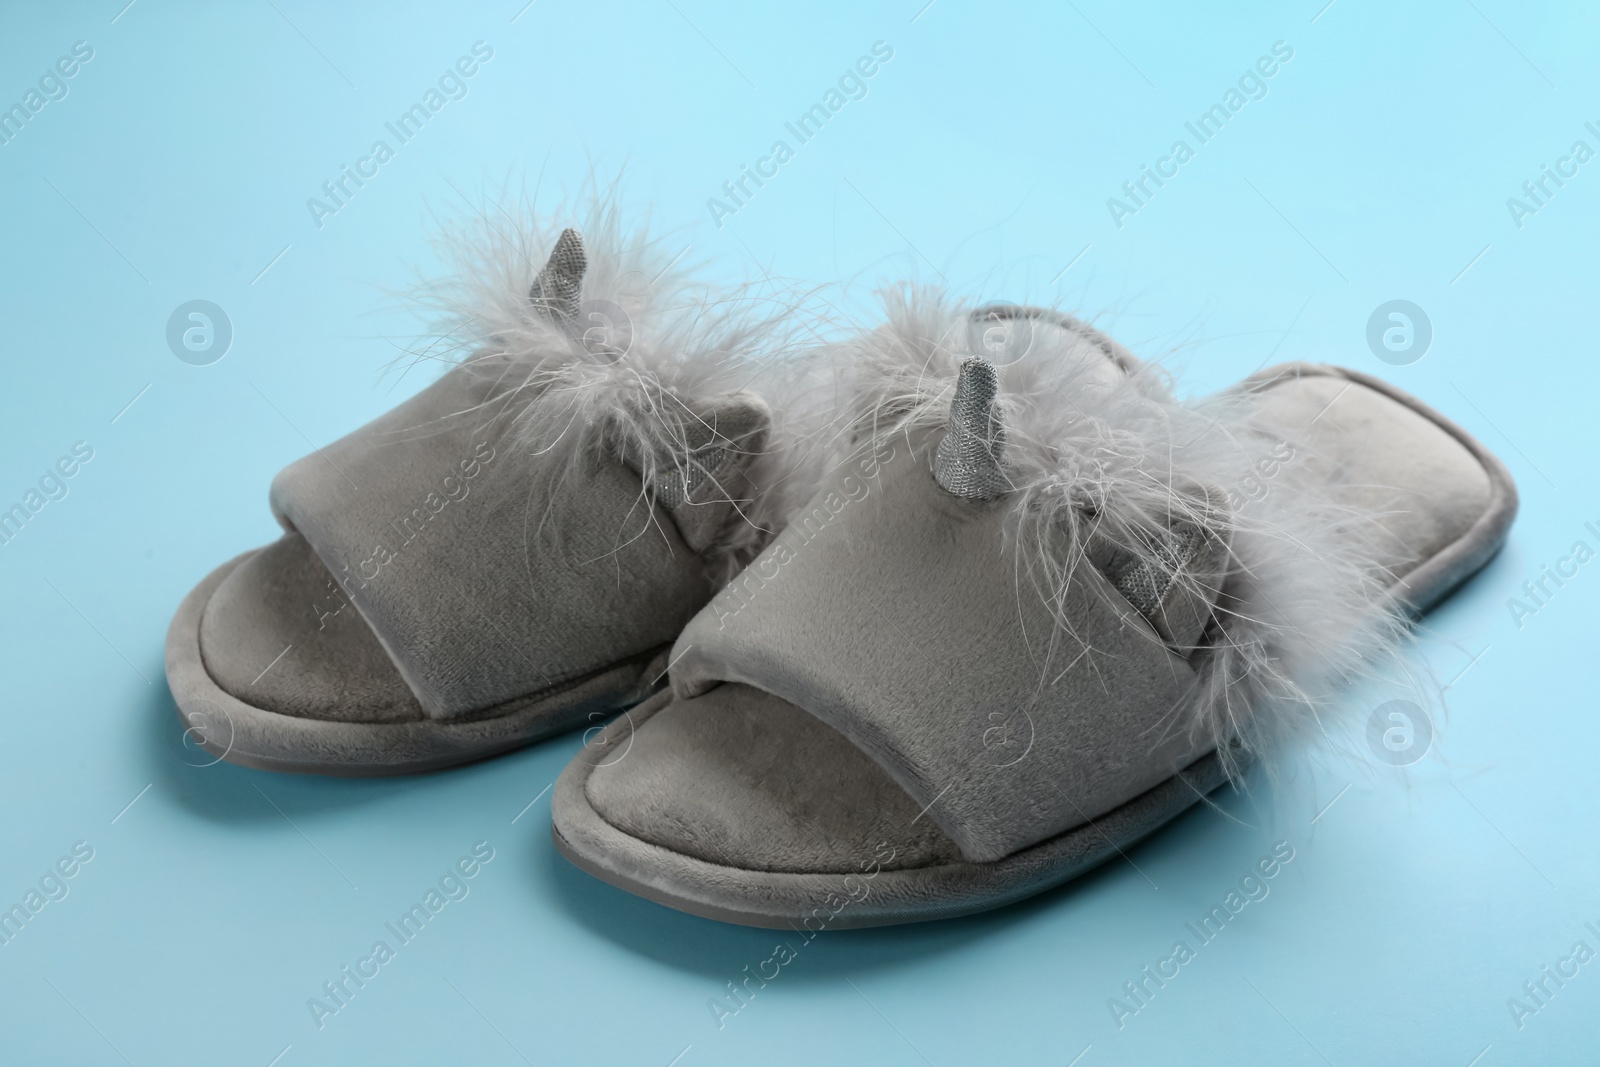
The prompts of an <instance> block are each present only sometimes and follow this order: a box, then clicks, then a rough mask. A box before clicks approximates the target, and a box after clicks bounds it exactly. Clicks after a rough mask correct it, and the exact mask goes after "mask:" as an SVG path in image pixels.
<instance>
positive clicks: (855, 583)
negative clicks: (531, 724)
mask: <svg viewBox="0 0 1600 1067" xmlns="http://www.w3.org/2000/svg"><path fill="white" fill-rule="evenodd" d="M929 452H930V447H929V442H928V441H926V440H924V441H922V442H921V443H920V444H919V443H917V442H909V443H908V442H907V441H906V439H905V438H903V437H901V438H897V439H895V441H894V444H893V445H891V446H889V447H887V449H886V450H885V451H880V452H879V453H877V454H874V455H865V456H859V457H857V458H856V459H855V460H854V461H853V462H852V463H850V464H849V465H847V466H846V467H844V468H843V469H841V470H840V471H839V472H838V473H837V474H836V476H835V477H834V478H833V479H832V480H831V483H830V484H828V485H827V486H825V487H824V489H823V490H822V491H821V492H820V493H819V494H818V495H817V497H816V498H815V499H814V500H813V501H812V503H811V505H810V506H809V507H808V508H807V509H806V511H805V513H804V514H803V515H802V516H801V517H800V518H799V520H798V521H796V522H794V523H792V524H791V525H790V527H789V528H788V530H787V531H786V532H785V533H783V534H781V535H780V536H779V537H778V538H777V540H776V541H775V542H774V543H773V544H772V545H771V546H770V547H769V548H768V549H767V550H766V551H765V552H764V553H763V554H762V555H761V556H760V557H759V558H758V559H757V560H756V562H755V563H754V564H752V565H751V566H750V567H749V568H748V569H747V570H746V571H745V572H744V574H743V575H742V576H741V577H740V578H739V579H737V580H736V581H735V582H734V584H733V585H732V586H730V587H729V588H727V589H725V590H724V591H723V592H722V593H720V594H719V595H718V596H717V597H716V598H715V599H714V600H713V601H712V602H711V604H710V605H708V606H707V607H706V608H705V609H704V610H703V611H702V612H701V613H700V614H699V615H697V616H696V617H695V619H694V620H693V622H691V623H690V624H689V626H688V628H687V629H686V630H685V631H684V633H683V635H682V636H681V637H680V638H679V640H678V643H677V646H676V647H675V648H674V650H673V668H672V675H673V685H674V688H675V689H676V690H677V691H678V693H679V694H680V695H682V696H692V695H696V694H699V693H703V692H706V691H707V690H709V689H711V688H712V687H714V686H716V685H717V684H719V683H720V682H725V681H732V682H742V683H745V684H747V685H752V686H755V687H757V688H759V689H762V690H765V691H766V692H769V693H772V694H774V695H775V696H779V697H782V698H783V699H785V700H787V701H789V702H790V703H792V704H795V705H797V706H799V707H800V708H803V709H805V710H806V711H808V712H810V713H811V714H813V715H815V716H816V717H818V718H819V719H821V720H823V721H824V722H825V723H827V724H828V725H829V726H831V727H832V728H834V729H835V730H837V731H839V732H840V733H842V734H844V735H845V736H846V737H848V738H849V739H850V740H851V741H852V742H853V743H854V744H855V745H856V746H857V747H859V748H861V749H862V750H864V751H865V752H866V753H867V754H868V755H869V756H871V757H872V758H873V759H874V760H875V761H876V762H877V763H879V764H880V765H881V766H882V767H884V768H885V770H887V771H888V772H889V773H890V774H891V775H892V776H893V777H894V778H895V779H896V781H897V782H898V783H899V784H900V785H901V787H902V788H904V789H905V790H906V791H907V792H908V793H909V794H910V795H911V797H912V798H913V799H914V800H915V801H916V806H917V808H918V809H920V811H921V814H920V815H919V816H918V818H923V817H926V818H929V819H932V820H933V821H934V822H935V823H936V824H938V826H939V827H940V828H941V829H942V830H944V831H945V833H946V834H948V835H949V836H950V837H951V839H952V840H954V841H955V842H956V844H957V845H958V846H959V847H960V848H961V850H962V852H963V853H964V854H965V855H966V856H967V857H968V858H970V859H972V860H977V861H992V860H996V859H1000V858H1002V857H1004V856H1007V855H1010V854H1011V853H1013V852H1015V851H1017V850H1018V849H1021V848H1025V847H1027V846H1029V845H1032V844H1036V843H1038V842H1039V841H1042V840H1044V839H1045V838H1048V837H1052V836H1054V835H1056V834H1059V833H1062V832H1064V831H1066V830H1069V829H1071V828H1073V827H1075V826H1079V825H1082V824H1084V823H1086V822H1088V821H1089V820H1091V819H1093V818H1095V817H1096V816H1098V815H1100V814H1103V813H1105V812H1107V811H1109V810H1111V809H1112V808H1113V807H1115V806H1116V805H1117V804H1119V803H1121V802H1123V801H1125V800H1126V799H1127V798H1128V797H1130V796H1133V795H1136V794H1138V793H1140V792H1143V791H1144V790H1145V789H1148V788H1150V787H1152V786H1154V785H1156V784H1157V783H1158V782H1160V781H1161V780H1163V779H1165V778H1167V777H1169V776H1170V775H1171V774H1173V773H1174V770H1175V769H1176V768H1179V767H1182V766H1185V765H1187V764H1188V763H1189V762H1191V761H1192V760H1193V759H1194V758H1196V757H1197V756H1198V755H1199V754H1201V753H1199V752H1198V751H1196V750H1195V745H1196V743H1195V742H1194V741H1193V740H1192V739H1191V738H1189V737H1188V736H1185V735H1182V733H1181V732H1180V731H1177V730H1175V729H1173V727H1172V724H1173V722H1174V721H1176V719H1177V716H1176V714H1175V712H1176V711H1177V710H1178V709H1180V708H1181V707H1182V706H1183V705H1184V704H1185V702H1186V701H1188V700H1189V699H1191V697H1192V690H1193V687H1194V684H1195V673H1194V671H1193V669H1192V668H1191V667H1190V665H1189V664H1188V662H1187V661H1186V660H1184V659H1183V658H1181V657H1180V656H1178V655H1176V654H1175V653H1174V652H1173V651H1172V650H1171V649H1170V648H1169V647H1168V645H1167V644H1166V643H1164V642H1163V640H1162V639H1161V638H1160V636H1159V635H1157V634H1156V632H1155V631H1154V630H1153V629H1152V628H1151V627H1150V625H1149V624H1148V623H1147V622H1146V621H1145V620H1144V619H1143V618H1142V617H1141V616H1140V615H1139V614H1138V612H1137V611H1135V610H1134V609H1133V608H1132V607H1131V606H1130V605H1129V604H1128V602H1127V601H1126V599H1124V598H1123V597H1122V595H1121V594H1119V593H1118V592H1117V591H1116V589H1115V588H1114V587H1113V586H1112V585H1111V583H1110V582H1109V581H1108V580H1107V579H1106V578H1105V577H1104V576H1103V575H1101V574H1100V573H1099V572H1098V571H1097V570H1096V569H1095V568H1093V567H1081V568H1078V574H1077V576H1076V577H1075V578H1074V580H1073V582H1072V583H1071V584H1070V585H1069V586H1068V588H1067V589H1066V591H1065V594H1064V597H1063V599H1062V601H1061V603H1059V604H1058V605H1057V607H1058V609H1059V610H1060V611H1062V612H1063V613H1064V614H1065V616H1066V618H1068V619H1069V620H1071V622H1072V626H1071V627H1070V628H1065V630H1063V628H1059V627H1057V625H1056V624H1055V622H1054V620H1053V619H1052V617H1051V614H1050V611H1049V609H1048V608H1047V606H1046V605H1045V603H1044V602H1043V601H1042V599H1041V598H1040V597H1039V596H1038V595H1037V594H1036V593H1035V592H1034V591H1033V590H1032V589H1031V588H1028V587H1027V585H1026V582H1027V579H1026V578H1025V577H1022V576H1021V575H1020V573H1019V572H1018V570H1017V569H1016V566H1015V564H1016V561H1015V560H1014V559H1013V558H1012V556H1011V554H1010V553H1008V552H1006V551H1004V550H1003V549H1002V548H1001V546H1002V545H1003V544H1005V543H1006V542H1005V540H1004V537H1003V531H1002V523H1003V521H1004V512H1003V507H1002V506H1001V505H999V504H998V503H996V502H994V501H981V500H968V499H959V498H956V497H953V496H952V495H950V494H949V493H947V492H944V491H943V490H941V489H940V488H939V486H938V483H937V482H936V480H935V478H934V475H933V473H932V471H931V470H930V459H931V457H930V455H929ZM1063 632H1068V633H1070V634H1071V635H1072V636H1071V637H1063V636H1061V634H1062V633H1063Z"/></svg>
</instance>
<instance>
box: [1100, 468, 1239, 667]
mask: <svg viewBox="0 0 1600 1067" xmlns="http://www.w3.org/2000/svg"><path fill="white" fill-rule="evenodd" d="M1184 496H1185V497H1186V498H1187V499H1186V500H1185V501H1184V504H1183V506H1182V507H1181V508H1173V509H1171V510H1170V511H1169V513H1168V515H1167V517H1166V521H1165V523H1163V524H1162V525H1161V526H1160V527H1158V528H1156V529H1154V530H1135V531H1132V532H1130V534H1128V535H1127V536H1125V537H1123V538H1122V539H1121V541H1122V543H1118V544H1112V543H1111V542H1110V541H1109V540H1107V539H1104V538H1100V539H1098V540H1099V543H1098V544H1097V545H1096V546H1095V547H1094V548H1091V550H1090V556H1091V559H1092V560H1093V561H1094V563H1095V564H1096V566H1098V567H1099V568H1100V571H1101V572H1102V573H1103V574H1105V576H1106V577H1107V578H1108V579H1110V581H1111V584H1112V585H1113V586H1115V587H1116V590H1117V592H1119V593H1121V594H1122V596H1123V599H1125V600H1126V601H1127V602H1128V603H1129V604H1130V605H1132V606H1133V608H1134V610H1135V611H1137V612H1138V613H1139V614H1140V615H1142V616H1143V617H1144V618H1145V620H1146V621H1147V622H1149V623H1150V625H1151V626H1152V627H1154V628H1155V631H1156V633H1158V634H1159V635H1161V639H1162V640H1163V641H1165V642H1166V643H1167V644H1168V645H1170V646H1172V647H1173V648H1174V649H1175V650H1177V651H1178V652H1179V653H1181V654H1188V653H1190V652H1193V651H1194V650H1195V649H1196V648H1197V647H1198V646H1199V644H1200V640H1201V638H1202V637H1203V636H1204V635H1205V632H1206V628H1207V627H1208V626H1209V625H1210V623H1211V619H1212V616H1213V615H1214V614H1215V613H1216V608H1217V600H1218V598H1219V597H1220V596H1221V595H1222V586H1223V583H1224V581H1226V579H1227V577H1228V571H1229V569H1230V568H1231V566H1232V558H1233V557H1232V554H1231V552H1230V550H1229V537H1228V528H1227V515H1228V511H1227V497H1226V495H1225V494H1224V493H1223V492H1222V490H1220V489H1218V488H1216V487H1215V486H1194V487H1192V488H1191V489H1190V490H1188V491H1187V492H1185V493H1184Z"/></svg>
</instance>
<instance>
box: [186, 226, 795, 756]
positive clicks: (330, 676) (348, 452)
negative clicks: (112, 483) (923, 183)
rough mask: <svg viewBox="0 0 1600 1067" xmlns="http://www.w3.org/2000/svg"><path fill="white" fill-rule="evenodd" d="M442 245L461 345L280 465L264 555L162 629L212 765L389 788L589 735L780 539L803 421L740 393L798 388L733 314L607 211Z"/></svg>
mask: <svg viewBox="0 0 1600 1067" xmlns="http://www.w3.org/2000/svg"><path fill="white" fill-rule="evenodd" d="M457 250H458V251H459V252H460V253H461V255H460V256H459V257H458V258H459V259H460V260H461V265H462V271H463V273H462V274H461V275H459V276H458V277H457V279H456V281H455V282H453V283H451V285H450V286H449V287H446V288H442V289H440V290H438V291H436V292H435V293H434V294H433V295H434V297H436V298H437V300H436V302H437V304H438V305H439V306H440V307H442V308H443V310H445V311H446V312H447V314H448V316H449V321H448V324H447V329H448V332H447V334H446V337H447V343H448V344H449V345H451V346H453V347H457V348H459V349H460V350H463V351H467V352H470V353H471V354H470V355H469V356H468V357H467V358H465V359H463V360H461V361H460V362H459V363H457V364H455V365H454V366H453V367H452V368H451V369H450V370H449V371H448V372H447V373H445V374H444V376H443V377H442V378H440V379H439V380H438V381H437V382H436V383H434V384H433V385H431V386H429V387H428V388H426V389H424V390H422V391H421V392H420V393H418V394H417V395H416V396H415V397H413V398H412V399H410V400H407V401H405V402H404V403H402V404H400V405H399V406H398V407H396V408H394V409H393V410H391V411H389V412H388V413H386V414H384V415H383V416H381V417H379V418H378V419H376V420H374V421H373V422H371V423H369V424H367V425H366V426H363V427H362V428H360V429H358V430H356V431H355V432H354V433H352V434H350V435H349V436H347V437H344V438H342V439H341V440H339V441H336V442H334V443H333V444H331V445H329V446H327V447H325V448H320V449H318V450H316V451H315V452H314V453H313V454H311V455H309V456H307V457H305V458H304V459H302V460H300V461H298V462H296V463H294V464H292V465H290V466H289V467H288V468H286V469H285V470H284V471H283V472H281V473H280V474H279V475H278V476H277V478H276V479H275V480H274V482H273V485H272V493H271V503H272V509H273V513H274V515H275V516H276V517H277V519H278V521H279V523H280V524H281V525H282V526H283V529H284V533H283V536H282V537H280V538H279V539H278V540H277V541H275V542H273V543H272V544H269V545H266V546H265V547H263V548H259V549H256V550H255V551H252V552H247V553H245V554H243V555H241V556H239V557H237V558H235V559H233V560H230V561H229V562H227V563H224V564H223V565H222V566H220V567H218V568H217V569H216V570H214V571H213V572H212V573H211V574H210V575H208V576H207V577H206V578H205V579H204V580H203V581H202V582H201V583H200V584H199V585H198V586H196V587H195V589H194V590H193V591H192V592H191V593H189V595H188V596H187V597H186V598H185V599H184V601H183V603H182V605H181V606H180V607H179V609H178V612H177V615H176V617H175V618H174V619H173V621H172V626H171V629H170V631H169V633H168V637H167V677H168V680H169V682H170V684H171V688H172V692H173V695H174V697H175V699H176V702H177V705H178V708H179V713H180V715H181V716H182V719H183V722H184V725H185V728H186V729H187V731H188V733H189V736H190V738H191V739H192V740H194V741H195V742H197V743H199V744H200V745H202V746H204V747H205V748H206V749H207V750H208V751H210V752H211V753H213V754H214V755H215V756H216V757H218V758H222V759H227V760H231V761H233V762H236V763H241V764H244V765H247V766H252V767H260V768H265V769H270V770H283V771H301V772H315V773H323V774H339V775H378V774H395V773H403V772H412V771H425V770H431V769H434V768H439V767H445V766H449V765H452V764H457V763H462V762H466V761H469V760H475V759H479V758H482V757H485V756H489V755H493V754H495V753H498V752H503V751H506V750H508V749H511V748H515V747H517V746H520V745H524V744H527V743H529V742H531V741H535V740H538V739H540V738H542V737H546V736H548V735H550V734H553V733H556V732H559V731H562V730H566V729H569V728H571V727H574V726H577V725H581V724H584V723H587V722H592V721H599V720H600V719H601V718H602V717H603V716H606V715H609V714H612V713H614V712H615V711H616V710H617V709H618V708H620V707H624V706H627V705H628V704H631V703H633V702H635V701H637V700H639V699H640V698H642V697H643V696H645V695H647V694H648V693H649V692H650V691H651V690H652V688H653V687H654V686H655V685H656V684H658V683H659V682H660V681H661V680H662V679H663V677H664V671H663V668H664V666H665V663H666V656H665V653H666V650H667V649H668V647H669V646H670V645H671V643H672V641H673V639H674V638H675V637H676V636H677V634H678V632H679V631H680V630H681V629H682V628H683V626H684V624H685V623H686V622H688V620H689V619H690V618H692V617H693V616H694V614H695V613H696V612H697V611H698V610H699V609H700V608H701V607H703V606H704V605H705V604H706V602H707V601H708V600H709V599H710V597H711V596H712V594H713V592H714V591H715V589H716V588H717V587H718V585H720V584H721V583H722V582H723V581H725V580H726V578H727V576H728V575H729V574H731V573H734V572H737V570H738V569H739V568H740V567H741V566H742V565H743V564H744V563H746V562H748V561H749V559H750V558H751V557H753V556H754V555H755V553H756V552H757V551H759V549H760V548H761V546H762V545H763V544H764V543H765V542H766V540H768V539H769V538H770V534H771V531H773V530H775V529H777V528H779V525H778V523H777V520H776V518H775V516H776V515H777V514H778V513H779V511H780V510H781V508H782V506H783V505H782V500H783V497H784V492H785V491H786V489H787V486H786V485H785V479H786V478H788V477H789V476H790V475H792V474H793V471H792V470H791V469H790V468H791V466H792V464H790V462H789V461H790V459H791V458H792V456H791V450H790V449H789V444H790V443H791V442H792V441H793V440H795V439H796V432H797V431H796V418H795V417H793V416H794V412H793V411H792V410H787V409H798V407H799V406H800V405H799V404H798V403H797V402H793V401H791V402H787V403H786V404H785V405H784V407H785V408H786V411H785V414H786V415H787V416H789V417H787V418H785V419H779V420H777V421H776V422H775V421H774V418H773V416H772V413H771V411H770V410H769V408H768V405H767V403H766V402H764V401H763V399H762V398H761V395H758V393H757V392H756V391H755V390H760V391H761V393H762V394H764V395H766V396H769V397H773V396H776V395H777V393H781V391H782V390H783V389H785V388H788V387H790V386H792V385H793V382H794V381H795V380H797V379H796V378H795V375H793V374H791V373H790V368H789V367H788V366H786V365H785V361H783V360H781V359H772V360H769V361H768V362H766V363H763V364H761V365H756V364H753V363H752V362H751V361H750V359H749V357H750V356H751V355H752V354H753V353H755V352H756V351H757V350H760V351H761V353H762V354H763V355H764V356H771V355H772V348H773V346H774V345H777V344H779V343H780V340H781V339H779V338H775V337H774V335H773V334H772V332H771V326H772V324H771V323H769V322H767V321H765V320H764V319H763V318H762V316H761V315H760V314H759V313H758V312H757V311H755V310H753V303H752V302H750V301H740V300H737V299H734V300H729V299H726V298H725V296H724V295H719V294H711V293H707V292H703V291H701V290H700V289H698V288H696V287H693V286H691V285H690V284H689V283H688V282H687V280H686V279H685V277H684V276H683V275H681V274H679V273H676V272H675V270H674V268H673V265H672V264H671V263H668V262H666V260H667V258H668V257H667V256H666V255H663V254H661V251H662V250H660V249H658V248H657V246H656V245H654V244H652V243H650V242H648V241H646V240H645V239H643V238H642V237H626V236H624V235H623V234H622V233H621V232H620V231H619V229H618V227H617V225H616V220H615V218H614V216H613V214H612V213H611V211H610V210H608V209H604V208H602V210H601V211H600V212H599V213H598V215H597V218H596V220H595V223H594V228H593V229H591V231H590V243H589V247H588V248H585V244H584V242H583V240H582V239H580V237H579V236H578V233H577V231H575V230H571V229H568V230H565V231H563V232H562V233H561V234H560V235H559V237H557V236H556V235H555V234H554V233H553V232H550V231H545V232H542V233H541V232H540V231H539V229H538V228H537V226H535V225H534V224H532V223H531V222H523V223H522V224H521V225H518V224H517V223H515V222H512V221H511V220H510V219H509V216H507V217H505V218H494V219H482V220H479V224H478V226H477V232H476V234H474V235H470V236H469V237H468V238H466V239H464V240H462V241H461V242H460V247H459V248H458V249H457ZM667 251H670V250H667ZM540 264H543V266H542V267H541V266H540ZM535 272H537V273H535ZM746 386H748V388H747V387H746ZM789 480H790V482H792V484H795V485H802V484H803V480H795V479H792V478H790V479H789Z"/></svg>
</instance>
